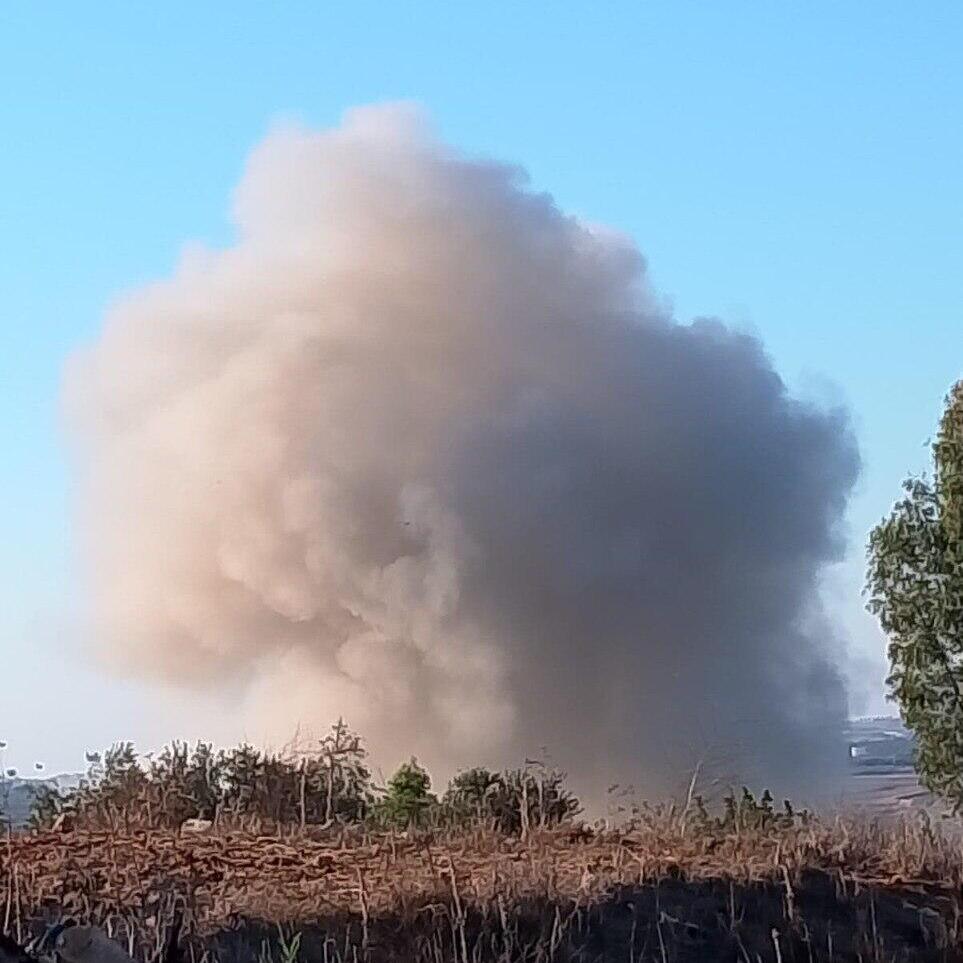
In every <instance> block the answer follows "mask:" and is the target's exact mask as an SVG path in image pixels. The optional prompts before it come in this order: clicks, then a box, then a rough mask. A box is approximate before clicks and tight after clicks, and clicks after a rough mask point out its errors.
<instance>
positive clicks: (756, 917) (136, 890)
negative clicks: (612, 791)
mask: <svg viewBox="0 0 963 963" xmlns="http://www.w3.org/2000/svg"><path fill="white" fill-rule="evenodd" d="M961 884H963V854H961V850H960V846H959V843H958V842H955V841H953V840H951V839H949V838H947V837H945V836H943V835H941V834H939V833H936V832H934V831H933V830H931V829H930V828H929V826H928V825H927V824H925V823H922V824H920V823H916V824H910V823H904V824H899V825H896V826H893V827H889V828H885V827H883V826H880V825H876V824H872V823H867V822H858V821H853V822H847V821H843V820H837V821H835V822H833V823H831V824H827V825H820V824H818V823H814V824H812V825H808V826H794V827H768V828H766V829H764V830H750V829H745V830H741V831H731V832H722V831H720V830H718V829H715V830H713V829H712V828H711V827H705V826H692V825H690V826H688V827H686V826H685V825H684V822H683V820H681V819H677V818H669V817H658V816H654V817H653V818H651V819H649V820H647V821H645V822H644V823H642V824H639V825H637V826H635V827H633V828H632V829H629V830H622V831H617V832H616V831H611V832H598V833H592V832H588V831H580V830H566V831H557V832H553V833H542V834H534V835H533V836H532V837H531V838H530V839H528V840H527V841H522V840H520V839H518V838H517V837H506V836H501V835H497V834H494V833H491V832H487V831H483V830H477V831H470V832H463V833H459V834H449V835H440V834H435V835H422V836H418V837H415V838H410V839H409V838H405V837H401V836H397V835H382V836H376V837H372V836H361V835H359V834H357V833H355V834H354V835H350V834H348V833H347V832H345V833H339V832H330V833H329V834H328V835H327V836H325V835H322V834H316V835H315V837H314V838H312V837H310V836H307V835H303V834H288V835H284V834H279V835H277V836H253V835H250V834H232V833H225V834H217V835H209V836H186V835H185V836H178V835H176V834H173V833H165V832H151V833H132V834H118V833H113V834H108V833H69V834H46V835H40V836H21V837H13V838H12V839H10V840H9V841H8V842H7V844H6V846H5V847H4V848H3V850H2V854H0V925H2V926H3V928H4V929H5V930H6V931H8V932H11V933H12V934H13V935H14V936H19V937H22V938H25V937H26V936H28V935H29V932H30V930H31V928H32V927H33V928H36V927H37V926H38V925H40V921H41V920H44V919H47V920H49V919H50V918H51V916H54V915H57V914H60V913H63V914H67V915H71V916H74V917H80V918H83V919H84V920H89V921H94V922H98V923H100V924H102V925H104V926H106V927H107V928H108V929H109V930H110V931H111V932H112V933H113V934H114V935H116V936H117V937H118V938H119V939H121V940H122V941H123V942H124V943H125V945H130V946H131V948H132V949H133V950H134V953H135V955H137V956H138V957H141V958H144V959H149V958H150V957H151V956H152V954H154V953H155V952H156V950H157V948H158V946H159V945H160V944H161V942H162V940H163V935H164V931H165V927H166V925H167V924H166V921H167V919H168V918H169V915H170V913H171V912H172V909H173V907H174V905H175V903H176V902H180V903H182V904H183V905H184V907H185V909H186V915H187V929H188V932H189V933H190V939H189V948H190V954H191V956H192V957H193V958H194V959H198V960H199V959H201V958H203V957H204V956H205V955H206V956H208V957H209V958H212V957H217V958H219V959H221V960H223V961H229V960H242V959H245V960H261V961H263V963H267V961H269V960H278V961H281V963H293V961H294V959H297V958H299V959H301V960H305V961H314V960H318V961H325V963H347V961H349V960H350V961H355V960H357V961H373V963H376V961H383V960H384V961H386V960H410V961H423V963H429V961H431V963H443V961H461V963H470V961H476V960H477V961H487V960H491V961H502V963H509V961H521V960H585V961H589V960H623V961H632V963H635V961H641V960H656V961H659V963H668V961H670V960H672V961H681V960H703V959H731V960H739V961H744V963H756V961H757V960H779V961H785V963H790V961H810V960H814V961H815V960H863V961H871V960H872V961H877V960H904V959H921V960H922V959H932V960H955V959H963V955H961V954H960V952H959V950H958V946H960V945H961V939H963V930H961V927H960V915H961V905H963V904H961ZM295 933H298V934H300V943H299V944H298V945H292V944H291V942H290V940H291V938H292V936H293V935H294V934H295Z"/></svg>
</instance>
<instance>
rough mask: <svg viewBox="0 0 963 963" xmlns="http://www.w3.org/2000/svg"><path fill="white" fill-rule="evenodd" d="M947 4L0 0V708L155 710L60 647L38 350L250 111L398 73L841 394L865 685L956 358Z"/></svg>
mask: <svg viewBox="0 0 963 963" xmlns="http://www.w3.org/2000/svg"><path fill="white" fill-rule="evenodd" d="M961 45H963V7H961V6H960V5H959V4H957V3H942V2H935V0H934V2H930V3H927V4H921V5H911V4H906V3H892V2H880V3H873V4H858V3H843V4H841V3H838V2H836V3H829V2H814V3H810V4H806V5H802V4H772V3H762V2H758V3H741V2H726V3H715V4H708V3H694V2H693V3H688V2H679V0H674V2H658V3H646V2H641V0H635V2H625V3H615V2H613V3H593V4H588V3H584V4H583V3H574V2H573V3H562V4H559V3H552V4H549V3H526V4H516V3H497V2H486V3H476V4H462V3H438V4H429V3H411V2H409V3H406V4H389V3H385V4H370V3H351V4H348V3H341V4H324V3H320V2H314V3H295V2H288V3H281V4H260V3H250V2H237V0H235V2H233V3H230V4H228V3H220V2H211V3H206V4H186V3H174V2H171V3H166V4H141V3H138V4H131V3H111V2H100V3H97V4H94V5H77V4H70V3H45V4H43V5H40V4H19V5H14V4H5V5H3V6H2V8H0V131H2V149H0V185H2V186H0V292H2V297H0V404H2V406H3V417H2V418H0V451H2V452H3V464H4V470H3V472H2V473H0V525H2V531H3V540H2V542H0V672H2V682H3V690H4V692H3V701H2V703H0V738H6V739H7V740H8V741H9V742H10V744H11V750H9V752H8V758H9V759H11V760H13V761H14V762H16V763H18V764H20V765H29V763H30V762H32V761H33V759H35V758H40V759H43V760H44V761H45V762H46V763H47V765H48V767H50V768H54V769H62V768H69V767H76V765H77V762H78V760H79V759H80V758H81V756H80V753H81V751H82V749H83V748H84V747H85V746H94V745H98V744H102V743H105V742H109V741H110V740H112V739H114V738H117V737H120V736H124V735H128V734H129V735H131V736H133V737H135V738H137V739H139V740H140V741H142V742H148V743H149V742H150V741H151V740H155V741H156V740H160V739H163V738H165V737H167V736H169V735H179V734H183V735H188V734H190V733H179V732H178V731H177V728H176V726H177V723H176V711H174V710H169V714H170V716H171V717H170V718H167V719H165V718H163V717H162V715H161V708H160V707H161V706H162V705H164V706H170V703H169V702H167V701H165V700H163V699H162V698H161V697H159V696H158V695H157V694H155V693H151V692H149V691H147V690H145V689H142V688H140V687H138V686H137V685H134V684H133V683H126V682H124V683H122V682H119V681H117V680H113V679H106V678H104V677H102V676H101V675H100V674H98V673H97V672H95V671H93V670H92V669H91V668H90V667H88V666H86V664H85V662H84V658H83V653H82V651H81V649H80V646H79V638H78V630H77V624H76V617H75V612H76V609H77V606H78V603H79V599H78V584H77V574H78V572H77V566H76V565H75V562H74V559H73V558H72V541H71V532H70V509H69V497H70V476H69V471H68V469H67V467H66V460H65V456H64V439H63V436H62V432H61V429H60V425H59V409H58V404H59V400H58V392H59V382H60V377H61V368H62V364H63V361H64V358H65V357H66V355H67V354H68V353H69V352H70V351H71V349H72V348H73V347H74V346H76V345H78V344H79V343H81V342H83V341H84V340H85V339H88V338H90V337H93V336H94V334H95V333H96V331H97V328H98V325H99V323H100V320H101V318H102V315H103V312H104V309H105V307H106V306H107V305H108V304H109V303H110V302H111V300H112V299H113V298H115V297H116V296H117V295H118V294H119V293H121V292H123V291H124V290H126V289H129V288H131V287H134V286H136V285H138V284H140V283H142V282H144V281H146V280H149V279H152V278H156V277H158V276H162V275H164V274H165V273H167V272H168V271H169V270H170V269H171V267H172V266H173V264H174V262H175V261H176V259H177V256H178V253H179V251H180V249H181V247H182V245H183V244H184V243H185V242H188V241H191V240H194V239H199V240H202V241H204V242H206V243H209V244H215V245H219V244H224V243H226V242H228V241H229V240H230V224H229V222H228V219H227V211H228V205H229V197H230V192H231V189H232V187H233V186H234V184H235V183H236V181H237V178H238V176H239V173H240V171H241V168H242V165H243V163H244V159H245V156H246V154H247V152H248V151H249V150H250V148H251V147H252V146H253V145H254V144H255V143H256V142H257V141H258V140H259V139H260V138H261V137H262V136H263V135H264V134H265V132H266V131H267V130H268V129H269V128H270V127H271V125H272V124H273V123H275V122H277V121H278V120H284V119H286V118H291V117H296V118H299V119H301V120H303V121H305V122H307V123H310V124H315V125H328V124H332V123H335V122H336V121H337V120H338V118H339V117H340V115H341V113H342V112H343V111H344V110H345V109H346V108H349V107H351V106H354V105H358V104H364V103H370V102H374V101H382V100H394V99H398V98H411V99H415V100H418V101H420V102H421V103H422V104H424V105H425V106H426V108H427V109H428V110H429V111H430V113H431V115H432V116H433V117H434V119H435V121H436V123H437V126H438V129H439V131H440V133H441V134H442V135H443V136H444V137H445V138H446V139H449V140H451V141H453V142H454V143H456V144H458V145H460V146H461V147H463V148H465V149H466V150H468V151H470V152H473V153H483V154H488V155H491V156H495V157H497V158H499V159H504V160H508V161H513V162H518V163H521V164H523V165H524V166H525V167H527V169H528V170H529V172H530V173H531V177H532V181H533V183H534V185H535V186H536V187H538V188H539V189H545V190H548V191H550V192H551V193H553V194H554V195H555V197H556V198H557V200H558V202H559V203H560V205H561V206H563V207H564V208H566V209H568V210H570V211H572V212H574V213H576V214H578V215H581V216H583V217H585V218H587V219H590V220H593V221H600V222H604V223H608V224H611V225H614V226H616V227H618V228H621V229H623V230H626V231H628V232H629V233H631V234H632V235H633V236H634V237H635V238H636V239H637V241H638V243H639V245H640V247H641V248H642V249H643V251H644V252H645V254H646V256H647V258H648V260H649V264H650V269H651V274H652V278H653V280H654V283H655V285H656V286H657V288H658V289H659V290H660V291H661V292H662V293H664V294H665V295H666V296H668V297H669V298H670V299H671V301H672V302H673V303H674V305H675V310H676V313H677V316H678V317H679V319H680V320H688V319H690V318H691V317H693V316H695V315H701V314H713V315H717V316H720V317H722V318H723V319H725V320H726V321H728V322H730V323H732V324H735V325H737V326H740V327H744V328H749V329H751V330H753V331H755V332H756V333H758V334H759V335H760V336H761V337H762V339H763V340H764V342H765V344H766V345H767V348H768V350H769V351H770V353H771V355H772V357H773V359H774V362H775V364H776V366H777V367H778V369H779V371H780V372H781V373H782V374H783V376H784V377H785V378H786V380H787V381H788V382H789V383H790V384H791V385H792V387H793V389H794V390H795V391H797V392H798V393H801V394H803V395H805V396H809V397H816V398H830V399H833V400H842V401H844V402H845V403H846V404H848V405H849V406H850V407H851V409H852V412H853V417H854V420H855V424H856V426H857V430H858V434H859V439H860V444H861V449H862V453H863V458H864V462H865V467H864V473H863V478H862V481H861V483H860V485H859V489H858V492H857V496H856V498H855V500H854V502H853V505H852V509H851V512H850V535H851V544H852V547H851V552H850V557H849V560H848V561H847V563H846V564H844V565H842V566H841V567H839V568H838V569H835V570H833V571H832V572H831V573H828V577H827V597H828V598H829V600H830V605H831V607H832V612H833V616H834V618H835V619H836V620H837V621H838V622H839V623H840V624H841V625H842V626H843V627H844V628H845V630H846V631H847V632H849V633H850V635H851V637H852V640H853V646H854V650H855V651H856V653H857V654H858V657H859V659H865V660H867V662H866V663H865V664H862V663H860V662H859V660H857V667H856V668H855V669H854V671H855V673H856V674H857V675H858V676H859V677H860V678H861V679H863V680H864V681H865V683H866V685H867V687H868V689H869V691H870V694H871V697H870V699H869V701H868V702H867V703H866V704H865V706H859V707H858V708H869V709H879V708H881V706H882V701H881V698H880V696H879V692H880V688H879V684H880V679H881V675H882V670H881V665H882V662H881V659H882V642H881V639H880V637H879V635H878V633H877V631H876V629H875V626H874V625H873V623H872V621H871V620H870V619H869V618H868V617H867V616H865V615H863V613H862V602H861V599H860V597H859V588H860V585H861V577H862V546H863V543H864V540H865V534H866V531H867V529H868V528H869V526H870V525H872V524H873V522H874V521H875V520H876V519H877V518H878V517H880V516H881V515H882V514H883V513H884V512H885V511H886V510H887V508H888V506H889V504H890V503H891V501H892V500H893V498H894V497H895V495H896V494H897V493H898V484H899V481H900V479H901V478H902V477H903V476H904V475H905V474H906V473H907V472H908V471H910V470H919V469H921V468H923V467H925V465H926V459H927V452H926V450H925V449H924V447H923V444H924V442H925V441H926V439H927V437H928V436H929V435H930V434H931V433H932V431H933V428H934V425H935V423H936V419H937V418H938V416H939V412H940V408H941V402H942V397H943V394H944V393H945V391H946V389H947V388H948V386H949V385H950V383H951V382H952V381H954V380H955V379H957V378H959V377H961V376H963V360H961V359H963V351H961V349H963V323H961V322H963V270H961V260H963V232H961V225H963V178H961V170H963V163H961V162H963V122H961V121H963V117H961V113H963V66H961V61H960V57H959V51H960V49H961Z"/></svg>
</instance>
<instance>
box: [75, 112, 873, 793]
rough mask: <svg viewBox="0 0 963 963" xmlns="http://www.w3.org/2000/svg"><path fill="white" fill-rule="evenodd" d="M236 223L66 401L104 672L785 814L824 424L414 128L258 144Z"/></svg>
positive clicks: (753, 359)
mask: <svg viewBox="0 0 963 963" xmlns="http://www.w3.org/2000/svg"><path fill="white" fill-rule="evenodd" d="M234 218H235V221H236V225H237V239H236V243H235V244H234V245H233V246H231V247H230V248H229V249H227V250H224V251H218V252H203V251H197V250H195V251H193V252H191V253H190V254H189V255H187V256H185V258H184V261H183V263H182V264H181V266H180V267H179V268H178V270H177V271H176V273H175V275H174V276H173V277H172V278H171V279H170V280H168V281H164V282H162V283H158V284H155V285H152V286H149V287H147V288H145V289H143V290H140V291H137V292H135V293H134V294H133V295H131V296H129V297H128V298H126V299H125V300H124V301H123V302H122V303H120V304H119V305H118V306H116V307H115V308H114V309H113V310H112V311H111V312H110V314H109V316H108V317H107V319H106V321H105V324H104V329H103V332H102V334H101V336H100V337H99V339H98V341H97V343H96V344H94V345H93V346H92V347H91V348H90V349H89V350H85V351H84V352H82V353H80V354H79V355H78V356H77V357H76V358H74V359H73V361H72V364H71V366H70V370H69V372H68V387H67V399H68V411H69V413H70V417H71V424H72V430H73V436H74V439H75V441H76V462H77V468H78V472H79V478H80V487H79V490H80V492H81V496H80V511H81V518H82V531H83V542H84V550H85V553H86V559H87V562H88V565H89V572H90V575H91V583H92V593H93V596H92V597H93V599H94V604H93V612H94V619H95V627H96V638H97V639H98V640H99V642H100V643H101V645H102V650H103V652H104V653H105V654H106V655H107V657H108V658H109V660H110V661H111V662H112V663H113V664H114V665H115V666H116V667H118V668H121V669H123V670H126V671H133V672H137V673H145V674H150V675H153V676H155V677H165V678H168V679H173V680H175V681H182V682H186V683H191V684H203V685H206V686H211V687H216V686H219V685H223V684H226V683H227V682H228V681H230V682H232V683H235V684H236V683H238V682H239V681H241V682H244V683H245V685H246V691H247V693H248V696H247V701H246V703H245V704H244V705H243V706H240V707H239V708H238V718H239V725H240V720H242V719H243V720H245V724H247V725H250V724H251V723H252V720H255V722H256V724H257V725H263V726H267V728H268V731H270V732H272V733H274V734H275V735H276V736H277V738H279V739H280V738H282V737H283V736H284V735H287V734H289V733H290V732H291V731H292V729H293V727H294V726H295V724H297V723H299V722H300V723H306V724H308V725H321V724H324V723H327V722H329V721H331V720H333V719H334V718H336V717H337V716H338V715H344V716H345V717H346V718H347V719H348V720H349V721H350V722H351V723H352V724H353V725H354V726H355V727H357V728H359V729H360V730H361V731H362V732H364V733H365V734H366V736H367V737H368V739H369V742H370V743H371V745H372V747H373V749H374V750H375V753H376V755H377V756H378V757H379V758H381V759H386V760H387V761H389V762H393V761H396V760H397V758H398V757H399V756H403V755H407V754H409V753H412V752H414V753H417V754H419V756H420V757H421V758H423V759H425V760H426V761H428V762H429V763H431V764H433V765H435V766H437V767H439V768H441V769H450V768H451V767H453V766H456V765H459V764H468V763H472V762H475V761H479V760H487V761H489V762H493V763H500V762H509V761H517V760H519V759H520V758H521V757H522V755H523V754H525V753H531V752H533V751H536V750H537V749H538V747H540V746H543V745H547V746H549V747H550V749H551V750H552V752H553V754H554V756H555V758H556V759H557V760H559V761H560V762H561V763H563V764H564V765H567V766H568V767H569V768H570V769H572V770H573V771H574V772H575V773H576V774H577V775H579V776H580V777H581V778H582V779H583V780H588V779H590V778H598V779H601V778H611V777H616V778H631V779H635V780H639V781H642V782H643V784H646V785H649V786H653V787H654V786H658V787H659V788H661V787H663V786H666V785H668V783H669V782H670V780H672V779H674V778H675V776H676V773H677V770H681V769H683V768H684V767H685V766H686V765H688V764H690V763H691V758H690V757H694V756H697V755H700V754H702V753H704V752H706V751H707V750H709V751H712V750H713V748H714V747H715V748H720V750H721V751H725V752H727V753H732V754H733V756H732V759H733V763H732V764H733V767H734V771H736V770H738V772H739V774H740V775H746V776H747V777H751V776H754V775H758V776H760V777H765V778H768V779H774V780H782V783H780V785H782V784H785V783H787V782H798V781H799V780H798V779H796V778H795V777H800V778H802V775H803V774H804V773H805V774H806V778H809V775H808V774H809V773H811V771H812V770H813V768H814V767H815V766H816V765H817V763H819V764H822V763H823V762H825V761H826V759H825V757H826V752H834V751H835V750H836V748H837V747H836V746H835V745H832V746H831V747H829V746H827V745H826V744H825V742H824V735H825V732H824V729H823V727H824V726H826V725H828V726H830V727H831V726H832V725H833V724H834V723H835V722H837V721H838V720H840V719H841V718H842V716H843V714H844V712H845V693H844V690H843V687H842V684H841V682H840V679H839V676H838V673H837V672H836V670H835V668H834V660H835V658H836V654H837V652H836V649H837V647H838V643H837V642H836V641H835V640H834V639H833V637H832V633H831V632H829V631H828V630H827V627H826V625H825V620H824V619H822V618H821V616H820V613H819V608H818V599H817V591H816V585H817V577H818V574H819V571H820V568H821V566H822V565H823V563H825V562H826V561H827V560H830V559H832V558H834V557H836V556H837V555H838V552H839V549H840V546H839V540H838V535H837V526H838V523H839V520H840V517H841V514H842V512H843V510H844V507H845V502H846V498H847V496H848V493H849V490H850V488H851V485H852V483H853V481H854V479H855V476H856V472H857V457H856V454H855V446H854V443H853V441H852V438H851V435H850V432H849V428H848V424H847V421H846V418H845V416H844V414H842V413H840V412H824V411H819V410H815V409H813V408H811V407H807V406H804V405H802V404H800V403H797V402H795V401H793V399H792V398H790V397H789V396H788V395H787V392H786V390H785V388H784V386H783V384H782V383H781V381H780V379H779V378H778V376H777V375H776V374H775V372H774V371H773V370H772V368H771V366H770V364H769V362H768V360H767V358H766V357H765V355H764V354H763V351H762V348H761V347H760V345H759V343H758V342H757V341H755V340H754V339H752V338H750V337H748V336H745V335H740V334H736V333H733V332H731V331H729V330H727V329H726V328H725V327H724V326H722V325H721V324H719V323H717V322H713V321H698V322H696V323H694V324H691V325H680V324H677V323H675V322H674V321H673V320H672V319H671V318H670V317H669V316H667V314H666V312H665V311H664V310H663V309H661V308H660V307H659V302H658V301H657V300H656V299H655V298H654V297H653V296H652V294H651V293H650V290H649V288H648V284H647V281H646V277H645V266H644V261H643V259H642V257H641V255H640V254H639V252H638V250H637V249H636V248H635V246H634V245H633V244H632V243H631V242H630V241H629V240H627V239H625V238H623V237H620V236H618V235H616V234H614V233H611V232H606V231H605V230H602V229H598V228H588V227H587V226H585V225H583V224H581V223H579V222H578V221H577V220H575V219H574V218H571V217H568V216H566V215H564V214H563V213H562V212H561V211H559V210H558V208H557V207H556V206H555V205H554V203H553V201H552V199H551V198H550V197H549V196H547V195H543V194H535V193H532V192H530V191H529V190H528V188H527V186H526V183H525V178H524V176H523V174H522V172H521V171H519V170H518V169H516V168H508V167H505V166H502V165H499V164H494V163H488V162H480V161H477V160H471V159H467V158H465V157H463V156H461V155H460V154H458V153H457V152H455V151H454V150H452V149H450V148H448V147H446V146H445V145H443V144H440V143H438V142H437V141H436V140H435V139H434V138H433V136H432V135H431V133H430V131H429V130H428V129H427V128H426V125H425V123H424V121H423V119H422V117H421V116H420V114H419V113H418V111H417V110H415V109H413V108H411V107H408V106H398V105H391V106H382V107H374V108H366V109H363V110H357V111H353V112H351V113H350V114H349V115H348V116H347V117H346V119H345V121H344V123H343V124H342V126H340V127H339V128H337V129H334V130H328V131H323V132H315V131H310V130H303V129H286V130H282V131H279V132H276V133H273V134H272V135H270V136H269V137H268V138H267V139H266V140H265V141H264V142H263V143H262V144H261V145H260V146H259V147H258V148H257V149H256V150H255V151H254V153H253V155H252V157H251V158H250V161H249V163H248V167H247V171H246V173H245V175H244V177H243V179H242V181H241V183H240V186H239V188H238V190H237V194H236V197H235V202H234ZM824 750H825V751H824Z"/></svg>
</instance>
